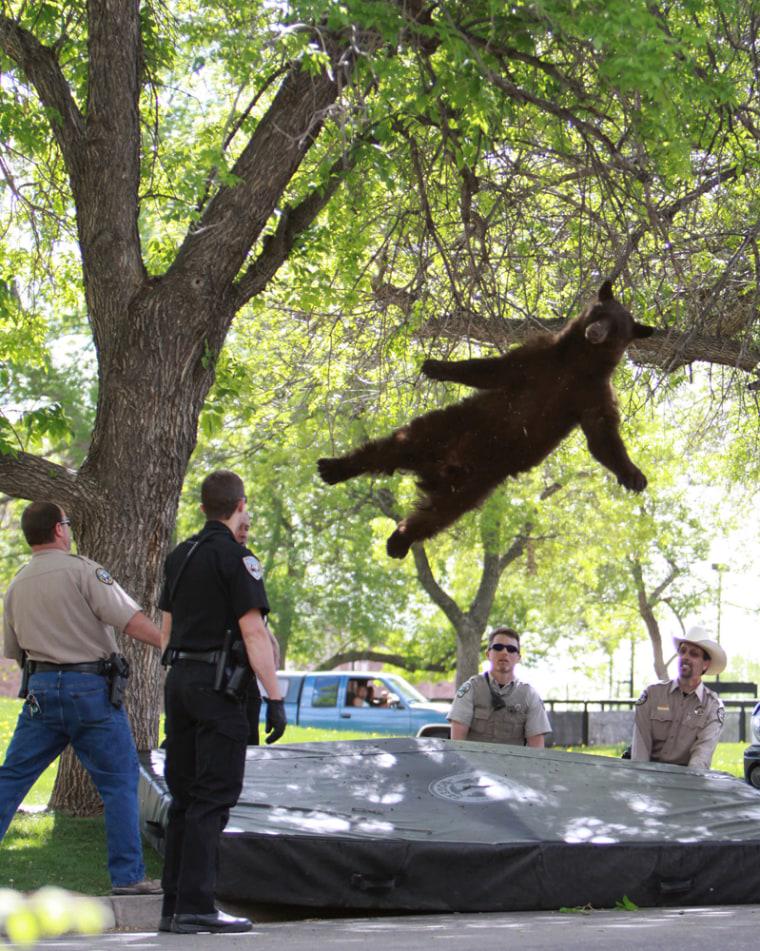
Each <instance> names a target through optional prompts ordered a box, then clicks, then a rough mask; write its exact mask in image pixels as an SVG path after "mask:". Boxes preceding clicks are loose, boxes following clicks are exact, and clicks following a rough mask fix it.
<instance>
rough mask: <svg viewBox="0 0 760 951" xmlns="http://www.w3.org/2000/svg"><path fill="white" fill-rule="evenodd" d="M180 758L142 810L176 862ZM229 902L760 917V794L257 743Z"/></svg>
mask: <svg viewBox="0 0 760 951" xmlns="http://www.w3.org/2000/svg"><path fill="white" fill-rule="evenodd" d="M163 764H164V753H163V751H162V750H155V751H153V752H151V753H148V754H144V755H143V757H142V769H141V785H140V796H141V813H142V821H143V829H144V831H145V834H146V836H147V837H148V838H149V840H151V841H152V842H153V844H154V845H155V846H156V847H157V848H158V849H159V851H161V849H162V836H163V828H164V825H165V821H166V812H167V808H168V803H169V797H168V793H167V790H166V786H165V783H164V780H163ZM217 892H218V895H219V897H220V898H221V899H223V900H224V899H226V900H228V901H235V902H240V903H247V902H249V903H254V904H286V905H299V906H319V907H330V908H355V909H358V908H373V909H378V910H381V909H387V910H397V911H399V910H406V911H431V912H432V911H436V912H441V911H518V910H528V909H534V910H539V909H556V908H561V907H563V906H566V907H576V906H582V905H586V904H590V905H593V906H594V907H597V908H605V907H614V905H615V903H616V902H617V901H619V900H621V899H622V898H623V897H624V896H627V897H628V898H629V899H630V900H631V901H633V902H635V903H636V904H638V905H642V906H657V905H665V904H678V905H701V904H711V905H714V904H743V903H752V902H757V901H758V895H760V792H759V791H758V790H755V789H753V788H752V787H750V786H748V785H747V784H745V783H743V782H741V781H740V780H738V779H735V778H734V777H731V776H727V775H726V774H724V773H710V772H703V771H701V770H693V769H687V768H683V767H677V766H663V765H659V764H654V763H631V762H629V761H626V760H618V759H611V758H606V757H600V756H590V755H586V754H580V753H565V752H560V751H555V750H531V749H526V748H522V747H514V746H494V745H490V744H484V743H470V742H456V741H451V740H439V739H432V738H430V739H412V738H399V739H387V740H373V741H366V740H352V741H345V742H337V743H306V744H299V745H293V746H287V745H283V746H280V745H277V746H273V747H249V749H248V754H247V763H246V773H245V785H244V787H243V792H242V795H241V797H240V801H239V803H238V805H237V806H236V808H235V809H234V810H233V811H232V813H231V815H230V821H229V823H228V825H227V828H226V830H225V831H224V833H223V835H222V837H221V844H220V854H219V878H218V887H217Z"/></svg>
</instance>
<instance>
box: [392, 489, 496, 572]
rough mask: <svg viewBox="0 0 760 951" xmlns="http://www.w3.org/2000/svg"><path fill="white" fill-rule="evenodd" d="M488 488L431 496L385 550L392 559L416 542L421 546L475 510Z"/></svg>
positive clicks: (400, 555) (400, 526)
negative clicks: (420, 543)
mask: <svg viewBox="0 0 760 951" xmlns="http://www.w3.org/2000/svg"><path fill="white" fill-rule="evenodd" d="M489 491H490V487H487V488H484V487H481V486H478V487H471V488H470V489H469V490H468V491H464V490H459V491H448V492H431V493H429V494H428V495H427V496H425V497H424V498H423V499H421V500H420V502H419V503H418V505H417V508H416V509H415V510H414V511H413V512H412V514H411V515H408V516H407V517H406V518H405V519H404V520H403V521H401V522H399V524H398V527H397V529H396V531H395V532H393V534H392V535H390V536H389V538H388V541H387V542H386V544H385V550H386V551H387V553H388V555H389V556H390V557H391V558H404V557H405V556H406V553H407V552H408V551H409V549H410V548H411V546H412V545H413V544H414V543H415V542H422V541H425V540H426V539H428V538H432V537H433V535H437V534H438V532H440V531H442V529H444V528H447V527H448V526H449V525H452V524H453V523H454V522H455V521H456V520H457V519H458V518H459V517H460V515H464V513H465V512H469V511H470V510H471V509H474V508H477V506H478V505H480V503H481V502H482V501H483V499H484V498H485V497H486V496H487V495H488V493H489Z"/></svg>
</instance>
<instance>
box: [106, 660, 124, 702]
mask: <svg viewBox="0 0 760 951" xmlns="http://www.w3.org/2000/svg"><path fill="white" fill-rule="evenodd" d="M107 663H108V673H107V677H108V699H109V701H110V703H111V706H112V707H116V709H117V710H118V709H119V707H121V705H122V704H123V703H124V694H125V693H126V690H127V680H128V679H129V661H128V660H127V658H126V657H124V655H123V654H111V656H110V657H109V658H108V662H107Z"/></svg>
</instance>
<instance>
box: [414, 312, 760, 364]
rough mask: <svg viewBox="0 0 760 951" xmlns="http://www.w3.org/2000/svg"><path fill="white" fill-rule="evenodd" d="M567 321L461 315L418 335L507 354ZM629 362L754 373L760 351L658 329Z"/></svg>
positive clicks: (438, 320) (434, 322) (632, 350)
mask: <svg viewBox="0 0 760 951" xmlns="http://www.w3.org/2000/svg"><path fill="white" fill-rule="evenodd" d="M565 324H566V321H565V320H562V319H554V320H539V319H538V318H533V319H531V320H530V321H526V320H502V319H498V320H497V319H493V318H487V317H480V316H478V315H476V314H474V313H472V312H461V313H456V314H450V315H447V316H444V317H435V318H431V319H430V320H428V321H427V323H425V324H424V326H422V327H421V328H420V329H419V330H418V331H417V335H418V336H419V337H420V338H423V339H424V338H434V339H435V338H438V337H446V338H449V339H452V340H470V341H471V340H475V341H478V342H480V343H485V344H489V345H491V346H493V347H496V348H497V349H499V350H501V351H504V350H506V349H507V348H508V347H510V346H512V345H513V344H516V343H524V342H525V340H527V339H528V338H529V337H531V336H533V335H534V334H535V333H536V330H537V329H539V330H544V331H548V332H551V333H556V332H558V331H560V330H561V329H562V328H563V327H564V326H565ZM627 354H628V356H629V358H630V359H631V360H632V361H633V362H634V363H637V364H639V365H641V366H657V367H662V368H663V369H664V370H666V371H672V370H674V369H676V368H677V367H680V366H683V365H684V364H687V363H693V362H695V361H702V362H705V363H717V364H719V365H721V366H728V367H733V368H734V369H736V370H744V371H746V372H752V371H756V370H757V366H758V364H759V363H760V350H758V349H756V348H754V347H750V346H748V345H747V344H746V343H745V342H744V341H735V340H726V339H724V338H722V337H714V336H710V335H708V334H696V333H687V334H682V333H677V332H675V331H672V330H660V329H659V328H657V329H655V331H654V333H653V334H652V336H651V337H647V338H645V339H642V340H637V341H636V342H635V343H633V344H631V346H630V347H629V348H628V350H627Z"/></svg>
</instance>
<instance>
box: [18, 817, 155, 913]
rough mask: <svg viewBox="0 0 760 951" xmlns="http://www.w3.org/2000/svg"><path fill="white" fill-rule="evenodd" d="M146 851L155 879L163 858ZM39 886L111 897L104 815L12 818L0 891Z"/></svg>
mask: <svg viewBox="0 0 760 951" xmlns="http://www.w3.org/2000/svg"><path fill="white" fill-rule="evenodd" d="M144 851H145V867H146V875H147V876H148V877H149V878H158V877H159V876H160V874H161V858H160V857H159V856H158V855H157V854H156V853H155V852H154V851H153V850H152V849H151V848H150V846H148V845H145V846H144ZM43 885H58V886H60V887H61V888H67V889H70V890H71V891H75V892H81V893H82V894H85V895H107V894H109V893H110V891H111V881H110V879H109V877H108V861H107V854H106V835H105V825H104V822H103V817H102V816H96V817H95V818H92V819H74V818H72V817H70V816H64V815H61V814H59V813H52V812H33V813H23V812H19V813H16V817H15V819H14V820H13V822H12V823H11V825H10V828H9V829H8V832H7V833H6V835H5V838H4V839H3V843H2V846H0V887H6V888H15V889H18V890H20V891H32V890H34V889H37V888H41V887H42V886H43Z"/></svg>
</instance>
